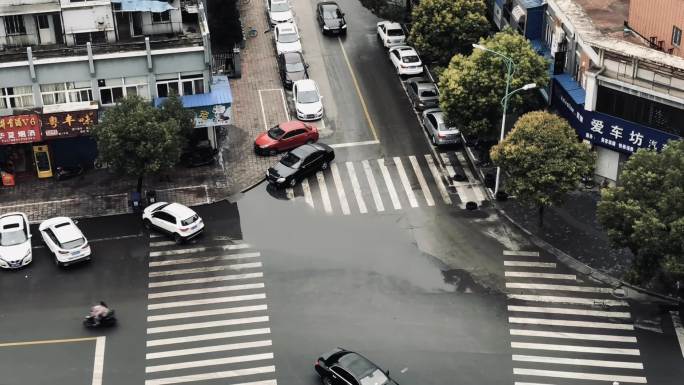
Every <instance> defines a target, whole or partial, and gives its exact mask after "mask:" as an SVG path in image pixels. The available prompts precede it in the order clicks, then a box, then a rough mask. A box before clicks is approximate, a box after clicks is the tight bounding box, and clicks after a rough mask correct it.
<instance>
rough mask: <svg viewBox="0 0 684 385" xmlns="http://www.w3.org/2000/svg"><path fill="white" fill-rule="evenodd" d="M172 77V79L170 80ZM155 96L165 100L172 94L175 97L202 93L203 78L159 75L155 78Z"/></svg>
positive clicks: (199, 75)
mask: <svg viewBox="0 0 684 385" xmlns="http://www.w3.org/2000/svg"><path fill="white" fill-rule="evenodd" d="M171 76H173V78H171ZM157 79H158V80H157V96H158V97H160V98H165V97H168V96H169V95H171V92H173V93H174V94H176V95H195V94H203V93H204V77H203V76H202V74H191V75H181V77H180V80H179V79H178V75H177V74H173V75H160V76H158V77H157Z"/></svg>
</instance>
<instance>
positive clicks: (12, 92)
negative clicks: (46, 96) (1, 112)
mask: <svg viewBox="0 0 684 385" xmlns="http://www.w3.org/2000/svg"><path fill="white" fill-rule="evenodd" d="M34 105H35V102H34V100H33V88H31V86H22V87H6V88H0V108H25V107H33V106H34Z"/></svg>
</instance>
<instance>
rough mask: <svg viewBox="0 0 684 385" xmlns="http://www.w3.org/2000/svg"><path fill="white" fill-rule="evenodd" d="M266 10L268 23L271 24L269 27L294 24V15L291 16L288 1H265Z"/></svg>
mask: <svg viewBox="0 0 684 385" xmlns="http://www.w3.org/2000/svg"><path fill="white" fill-rule="evenodd" d="M266 9H267V13H268V22H269V23H271V26H274V25H276V24H280V23H292V22H294V15H292V9H291V8H290V3H289V2H288V0H267V2H266Z"/></svg>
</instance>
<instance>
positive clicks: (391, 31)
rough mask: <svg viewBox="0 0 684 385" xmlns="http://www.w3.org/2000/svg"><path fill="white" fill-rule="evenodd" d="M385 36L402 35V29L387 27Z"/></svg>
mask: <svg viewBox="0 0 684 385" xmlns="http://www.w3.org/2000/svg"><path fill="white" fill-rule="evenodd" d="M387 36H404V31H402V30H400V29H388V30H387Z"/></svg>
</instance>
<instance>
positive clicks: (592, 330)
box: [503, 250, 647, 385]
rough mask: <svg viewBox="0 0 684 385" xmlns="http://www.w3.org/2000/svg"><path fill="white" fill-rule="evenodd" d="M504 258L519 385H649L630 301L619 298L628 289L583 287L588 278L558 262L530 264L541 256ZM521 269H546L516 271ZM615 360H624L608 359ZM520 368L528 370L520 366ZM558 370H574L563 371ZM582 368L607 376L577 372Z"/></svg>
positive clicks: (529, 254)
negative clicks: (556, 384)
mask: <svg viewBox="0 0 684 385" xmlns="http://www.w3.org/2000/svg"><path fill="white" fill-rule="evenodd" d="M503 255H504V256H506V258H505V260H504V261H503V264H504V266H505V268H506V269H507V270H506V271H505V279H506V289H507V290H509V292H510V291H512V292H513V293H509V294H507V298H508V301H509V304H508V306H507V309H508V311H509V314H510V316H509V317H508V322H509V333H510V336H511V342H510V346H511V349H512V350H513V354H512V359H513V362H514V367H513V374H514V379H515V384H516V385H551V384H550V383H547V382H546V381H548V380H547V379H554V378H555V379H559V380H557V381H558V382H562V383H563V384H577V385H580V384H586V383H587V381H604V382H609V383H612V382H613V381H619V382H620V383H623V382H624V383H647V380H646V377H645V376H644V372H643V370H644V365H643V363H642V362H640V361H638V360H639V359H640V357H641V352H640V350H639V348H638V339H637V336H636V335H635V327H634V324H633V323H631V322H630V320H631V314H630V311H629V306H630V305H629V302H627V301H625V300H622V299H619V298H616V297H617V296H621V295H624V294H625V292H624V290H622V289H619V288H614V287H607V286H601V285H596V284H594V285H593V286H583V285H582V282H584V280H583V279H581V278H580V279H578V277H577V276H576V275H575V274H567V273H565V272H564V271H562V270H561V269H560V268H559V265H558V264H556V263H555V262H542V261H540V260H537V261H534V260H530V257H539V252H537V251H525V250H504V251H503ZM516 267H524V268H543V269H544V270H539V271H537V272H535V271H512V268H516ZM509 269H511V270H509ZM559 270H561V271H559ZM541 271H543V273H542V272H541ZM543 280H548V281H547V282H544V281H543ZM563 281H567V282H563ZM520 301H524V302H527V304H521V303H520ZM535 303H538V304H540V305H541V306H536V305H535ZM543 305H549V306H543ZM526 313H528V314H526ZM525 353H528V354H525ZM563 353H566V354H567V355H565V356H564V355H563ZM546 354H548V355H546ZM611 355H612V356H615V357H625V359H617V358H616V359H612V358H607V359H606V357H607V356H611ZM626 357H630V358H629V359H627V358H626ZM596 358H601V359H596ZM520 364H524V366H525V367H523V368H521V367H516V365H520ZM559 365H565V366H566V367H569V368H572V369H570V371H564V370H558V369H559V368H560V367H559ZM581 367H586V368H600V369H601V370H605V371H603V372H602V371H598V370H597V371H596V372H594V371H592V370H590V369H585V370H587V371H586V372H584V371H582V372H580V371H572V370H581V369H576V368H581ZM535 379H540V380H541V381H542V382H537V381H535ZM560 379H562V380H560ZM554 382H555V381H554Z"/></svg>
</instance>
